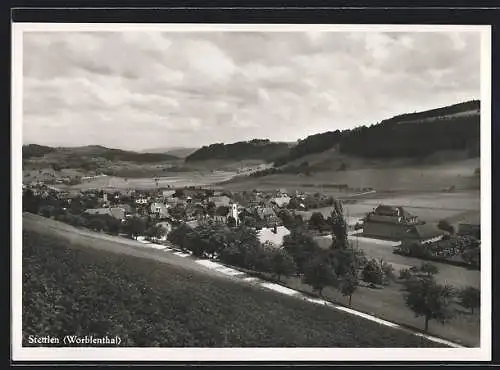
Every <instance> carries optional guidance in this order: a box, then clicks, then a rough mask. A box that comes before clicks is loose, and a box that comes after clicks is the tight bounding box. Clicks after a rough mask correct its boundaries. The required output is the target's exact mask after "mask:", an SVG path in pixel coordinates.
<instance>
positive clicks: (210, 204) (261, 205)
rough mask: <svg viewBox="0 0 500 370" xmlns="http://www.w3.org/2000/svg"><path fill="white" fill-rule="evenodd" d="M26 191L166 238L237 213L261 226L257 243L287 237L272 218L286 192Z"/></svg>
mask: <svg viewBox="0 0 500 370" xmlns="http://www.w3.org/2000/svg"><path fill="white" fill-rule="evenodd" d="M27 189H30V190H31V191H32V192H33V194H34V195H35V196H38V197H40V198H42V199H43V198H51V199H57V200H58V201H60V202H62V204H64V207H70V206H71V202H74V201H75V200H76V199H78V200H79V201H80V202H81V201H82V200H85V202H84V203H85V204H87V205H88V204H90V205H92V206H91V207H89V208H84V209H82V212H83V213H86V214H91V215H109V216H111V217H113V218H116V219H118V220H121V221H123V222H125V220H126V219H127V218H130V217H134V216H148V217H152V218H154V219H157V221H158V222H157V224H158V225H161V226H162V227H163V228H164V229H165V230H166V231H167V232H168V231H170V230H171V229H172V225H173V224H174V223H176V222H178V221H182V222H185V223H187V224H188V225H189V226H191V227H196V226H197V225H200V224H203V223H209V222H213V223H222V224H229V223H233V224H234V225H238V224H240V223H241V215H242V213H244V212H247V213H248V214H252V215H257V216H258V218H259V219H260V220H262V224H261V225H260V226H259V227H258V228H257V229H258V233H259V237H260V239H261V241H262V242H268V243H272V244H277V245H280V244H281V243H282V239H283V238H284V236H285V235H287V234H289V233H290V231H289V230H288V229H286V228H285V227H284V226H283V225H282V221H281V219H280V218H279V217H278V215H277V213H278V212H279V210H280V209H282V208H285V207H287V206H288V204H289V202H290V199H291V197H290V196H289V195H288V193H287V191H286V189H278V190H276V191H269V192H260V191H253V192H244V193H245V194H244V195H243V194H242V193H235V194H231V193H229V192H224V191H215V190H207V189H203V188H195V187H192V188H184V189H155V190H149V191H146V190H145V191H140V190H124V191H103V190H99V189H92V190H86V191H79V190H71V191H66V190H62V189H58V188H57V187H53V186H50V185H46V184H44V183H43V182H37V183H30V184H26V185H23V190H27ZM297 195H299V194H298V193H297V194H294V196H297Z"/></svg>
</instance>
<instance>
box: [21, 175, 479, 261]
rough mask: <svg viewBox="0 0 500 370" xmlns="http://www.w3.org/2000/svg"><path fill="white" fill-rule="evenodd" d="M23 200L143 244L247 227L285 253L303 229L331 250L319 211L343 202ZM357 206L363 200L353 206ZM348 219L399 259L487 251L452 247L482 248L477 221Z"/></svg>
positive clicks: (391, 212) (284, 193)
mask: <svg viewBox="0 0 500 370" xmlns="http://www.w3.org/2000/svg"><path fill="white" fill-rule="evenodd" d="M23 199H24V208H25V209H28V208H30V207H35V208H36V210H33V211H34V213H38V214H40V215H42V216H44V217H48V218H53V219H56V220H58V221H62V222H66V223H69V224H73V225H75V226H80V227H82V226H83V227H86V228H89V229H92V230H95V231H99V232H106V233H110V234H114V235H120V236H124V237H132V238H135V239H138V240H149V241H154V242H158V243H164V244H168V245H171V244H172V243H171V242H170V241H169V237H168V236H169V234H170V233H171V232H172V231H173V230H174V229H177V228H179V226H181V225H185V226H188V227H189V228H191V229H195V228H197V227H198V226H200V225H219V226H227V227H229V228H235V227H238V226H242V225H243V226H245V227H248V228H250V229H253V230H255V231H256V232H257V236H258V238H259V241H260V243H262V244H266V245H268V246H272V247H274V248H277V249H279V248H281V247H282V245H283V242H284V238H285V237H286V236H287V235H290V234H291V232H292V231H293V230H295V229H297V228H300V229H301V230H304V231H306V232H307V233H308V234H309V235H311V236H312V237H313V238H314V239H315V240H316V242H317V243H318V245H319V246H320V247H323V248H325V249H328V248H330V247H331V242H332V240H331V236H330V234H331V222H332V220H331V216H329V215H328V214H327V215H324V212H319V211H318V210H321V211H324V210H325V209H326V210H329V209H333V208H334V206H335V204H336V202H337V200H336V199H334V197H332V196H327V195H324V194H321V193H319V192H315V193H308V192H302V191H298V190H296V191H293V192H290V191H288V190H287V189H283V188H282V189H276V190H274V191H270V190H268V191H261V190H256V189H254V190H249V191H240V192H230V191H227V190H222V189H216V188H215V187H214V186H211V187H201V186H199V187H195V186H191V187H183V188H177V189H174V188H163V189H161V188H156V189H147V190H139V189H131V190H112V191H110V190H103V189H89V190H62V189H59V188H57V187H55V186H52V185H47V184H45V183H44V182H42V181H37V182H30V183H27V184H23ZM350 202H355V200H354V201H353V200H350V201H346V203H350ZM342 217H343V218H344V220H345V223H346V228H347V230H348V234H349V235H350V236H351V237H355V236H356V237H358V238H360V239H365V240H382V241H383V240H387V241H388V242H389V243H390V242H394V241H396V243H393V244H392V246H393V251H392V253H394V254H400V255H404V256H410V257H417V258H422V259H424V260H431V261H432V260H434V261H442V262H445V263H451V264H458V265H464V266H473V267H475V268H476V267H477V268H478V267H479V244H477V245H476V244H475V243H473V242H468V243H465V244H464V242H463V239H461V242H460V243H457V242H452V241H450V237H451V235H453V234H456V235H459V236H461V237H469V236H470V237H472V239H473V240H477V241H479V240H480V234H479V229H480V225H479V220H478V219H477V218H476V220H475V221H474V222H463V223H460V224H458V225H456V226H455V227H454V226H452V225H450V224H449V223H448V222H446V221H445V220H442V221H440V222H439V223H438V224H437V225H435V224H433V223H428V222H426V221H425V220H422V219H419V218H418V217H417V216H415V215H412V214H411V213H409V212H408V211H406V210H405V209H404V208H403V207H393V206H387V205H383V204H380V205H379V206H377V207H374V208H373V210H372V211H370V212H368V213H367V214H366V215H364V217H348V216H346V215H345V214H343V215H342ZM455 228H456V230H455ZM368 238H370V239H368ZM467 240H468V239H467ZM478 243H479V242H478ZM469 247H470V248H469ZM472 250H473V252H472ZM457 261H459V262H457Z"/></svg>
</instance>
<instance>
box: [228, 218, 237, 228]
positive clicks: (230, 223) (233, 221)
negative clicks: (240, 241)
mask: <svg viewBox="0 0 500 370" xmlns="http://www.w3.org/2000/svg"><path fill="white" fill-rule="evenodd" d="M227 226H229V227H235V226H236V219H235V218H234V217H233V216H229V217H228V218H227Z"/></svg>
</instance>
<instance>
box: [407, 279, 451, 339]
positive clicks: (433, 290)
mask: <svg viewBox="0 0 500 370" xmlns="http://www.w3.org/2000/svg"><path fill="white" fill-rule="evenodd" d="M406 290H407V293H406V294H405V301H406V305H407V306H408V307H409V308H410V309H411V310H412V311H413V312H414V313H415V316H416V317H419V316H423V317H424V319H425V326H424V331H425V332H427V331H428V329H429V321H430V320H437V321H439V322H441V324H443V325H444V324H445V323H446V322H447V321H448V320H450V319H451V318H452V317H453V311H452V310H451V308H450V303H451V300H452V298H453V296H454V290H453V288H452V287H451V286H448V285H444V286H443V285H439V284H437V283H436V281H435V280H434V278H432V277H431V278H426V277H425V278H424V277H416V278H413V279H411V280H410V281H408V284H407V285H406Z"/></svg>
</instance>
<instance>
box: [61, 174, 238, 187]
mask: <svg viewBox="0 0 500 370" xmlns="http://www.w3.org/2000/svg"><path fill="white" fill-rule="evenodd" d="M232 176H234V174H233V173H228V172H214V173H196V172H195V173H182V174H178V175H175V174H172V176H164V177H159V178H158V186H159V187H160V188H162V187H168V186H170V187H184V186H203V185H212V184H216V183H218V182H220V181H224V180H226V179H228V178H231V177H232ZM59 187H60V188H62V189H64V188H67V189H79V190H85V189H92V188H99V189H118V190H124V189H154V188H156V182H155V179H154V178H152V177H151V178H123V177H116V176H103V177H99V178H96V179H94V180H92V181H86V182H83V183H81V184H78V185H72V186H59Z"/></svg>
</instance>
